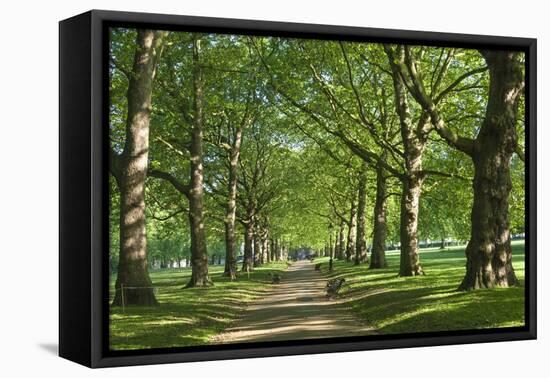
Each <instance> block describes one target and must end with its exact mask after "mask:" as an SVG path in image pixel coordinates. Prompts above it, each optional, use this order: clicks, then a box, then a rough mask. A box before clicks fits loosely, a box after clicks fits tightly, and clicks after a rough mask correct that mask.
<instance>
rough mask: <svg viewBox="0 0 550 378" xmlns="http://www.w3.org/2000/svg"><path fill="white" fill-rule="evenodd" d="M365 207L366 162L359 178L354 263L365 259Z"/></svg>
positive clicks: (359, 262) (356, 263)
mask: <svg viewBox="0 0 550 378" xmlns="http://www.w3.org/2000/svg"><path fill="white" fill-rule="evenodd" d="M366 207H367V174H366V163H365V168H364V172H363V173H362V174H361V177H360V178H359V190H358V200H357V240H356V242H355V262H354V263H355V265H359V264H361V263H363V262H365V261H366V260H367V242H366V240H365V215H366V214H365V211H366Z"/></svg>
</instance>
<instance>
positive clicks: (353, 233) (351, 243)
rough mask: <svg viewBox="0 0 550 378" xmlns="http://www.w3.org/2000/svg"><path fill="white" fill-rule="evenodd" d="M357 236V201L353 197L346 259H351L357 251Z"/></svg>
mask: <svg viewBox="0 0 550 378" xmlns="http://www.w3.org/2000/svg"><path fill="white" fill-rule="evenodd" d="M356 237H357V201H356V200H355V198H354V199H352V201H351V209H350V214H349V228H348V240H347V245H346V261H348V262H349V261H351V259H352V257H353V253H354V252H355V238H356Z"/></svg>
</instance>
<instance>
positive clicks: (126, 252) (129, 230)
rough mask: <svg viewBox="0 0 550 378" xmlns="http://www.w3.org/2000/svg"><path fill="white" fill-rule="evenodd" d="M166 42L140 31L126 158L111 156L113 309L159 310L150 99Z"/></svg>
mask: <svg viewBox="0 0 550 378" xmlns="http://www.w3.org/2000/svg"><path fill="white" fill-rule="evenodd" d="M163 36H164V32H157V31H153V30H141V29H140V30H138V33H137V37H136V46H137V47H136V51H135V54H134V63H133V68H132V75H131V78H130V82H129V85H128V91H127V99H128V112H127V116H126V140H125V145H124V151H123V153H122V155H115V154H114V153H111V156H112V161H111V162H110V163H111V166H112V167H113V169H112V172H113V174H114V176H115V178H116V181H117V184H118V187H119V189H120V250H119V265H118V274H117V280H116V283H115V288H116V294H115V298H114V300H113V306H120V305H122V304H124V305H125V306H126V305H140V306H155V305H158V302H157V300H156V298H155V294H154V291H153V288H152V282H151V279H150V278H149V271H148V267H147V233H146V228H145V178H146V176H147V168H148V167H147V161H148V155H149V123H150V118H151V93H152V86H153V80H154V77H155V69H156V65H157V60H158V55H159V54H160V48H161V45H162V38H163ZM123 300H124V303H123Z"/></svg>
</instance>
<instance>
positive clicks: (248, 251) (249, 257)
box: [242, 217, 254, 272]
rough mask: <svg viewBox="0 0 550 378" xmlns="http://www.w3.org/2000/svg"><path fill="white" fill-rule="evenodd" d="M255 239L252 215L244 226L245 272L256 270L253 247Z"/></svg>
mask: <svg viewBox="0 0 550 378" xmlns="http://www.w3.org/2000/svg"><path fill="white" fill-rule="evenodd" d="M253 239H254V223H253V221H252V217H250V218H249V221H248V222H247V223H246V224H245V227H244V257H243V268H242V270H243V272H251V271H252V270H254V251H253V250H252V248H253V243H254V242H253Z"/></svg>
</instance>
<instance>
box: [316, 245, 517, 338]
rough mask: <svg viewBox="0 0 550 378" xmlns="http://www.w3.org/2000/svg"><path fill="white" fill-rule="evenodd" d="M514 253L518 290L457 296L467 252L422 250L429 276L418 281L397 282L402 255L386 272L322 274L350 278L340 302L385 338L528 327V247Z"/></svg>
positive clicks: (337, 269) (344, 269) (352, 269)
mask: <svg viewBox="0 0 550 378" xmlns="http://www.w3.org/2000/svg"><path fill="white" fill-rule="evenodd" d="M512 248H513V266H514V270H515V272H516V275H517V276H518V278H519V280H520V283H521V286H519V287H513V288H496V289H491V290H476V291H469V292H463V291H457V287H458V285H459V284H460V282H461V280H462V278H463V277H464V273H465V263H466V258H465V255H464V247H449V248H447V249H445V250H439V249H424V250H421V251H420V262H421V264H422V267H423V269H424V271H425V272H426V275H424V276H419V277H397V272H398V269H399V252H398V251H397V252H390V253H387V260H388V268H387V269H376V270H370V269H368V267H367V266H366V265H360V266H354V265H353V264H352V263H346V262H344V261H335V264H334V271H333V272H332V274H328V273H327V272H326V269H327V268H328V264H323V265H322V270H323V271H324V272H325V274H327V275H330V276H331V277H345V278H346V285H345V286H344V287H343V288H342V290H341V291H340V294H341V298H342V299H343V300H344V301H346V302H347V303H348V305H349V306H350V307H351V308H352V310H353V311H354V312H355V313H356V314H357V315H358V316H359V317H360V318H361V319H363V320H364V321H365V322H366V323H367V324H369V325H371V326H373V327H374V328H375V329H377V331H378V332H379V333H382V334H392V333H414V332H429V331H448V330H464V329H480V328H500V327H516V326H523V325H524V324H525V313H524V302H525V291H524V287H523V283H524V277H525V269H524V243H523V242H522V241H521V242H514V243H513V244H512ZM317 260H318V261H320V262H322V261H326V260H327V258H322V259H317Z"/></svg>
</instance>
